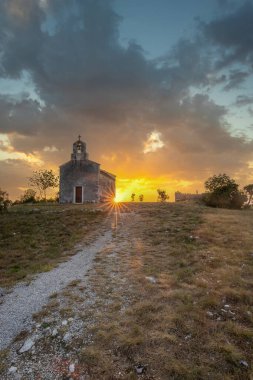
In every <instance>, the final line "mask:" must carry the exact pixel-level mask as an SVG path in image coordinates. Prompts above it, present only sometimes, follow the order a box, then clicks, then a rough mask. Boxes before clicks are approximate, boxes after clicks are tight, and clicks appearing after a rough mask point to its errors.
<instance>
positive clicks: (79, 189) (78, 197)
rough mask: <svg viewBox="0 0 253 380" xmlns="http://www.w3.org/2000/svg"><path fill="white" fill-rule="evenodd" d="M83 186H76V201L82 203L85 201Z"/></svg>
mask: <svg viewBox="0 0 253 380" xmlns="http://www.w3.org/2000/svg"><path fill="white" fill-rule="evenodd" d="M82 193H83V188H82V186H76V194H75V195H76V196H75V200H76V203H82V202H83V194H82Z"/></svg>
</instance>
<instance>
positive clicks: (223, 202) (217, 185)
mask: <svg viewBox="0 0 253 380" xmlns="http://www.w3.org/2000/svg"><path fill="white" fill-rule="evenodd" d="M205 188H206V190H208V192H207V193H205V194H204V196H203V201H204V203H205V204H206V205H207V206H210V207H219V208H230V209H240V208H242V206H243V204H244V203H245V202H246V201H247V196H246V194H245V193H243V192H242V191H240V190H239V189H238V188H239V185H238V184H237V183H236V182H235V180H234V179H232V178H230V177H229V176H228V175H227V174H225V173H224V174H219V175H214V176H212V177H210V178H208V180H207V181H206V182H205Z"/></svg>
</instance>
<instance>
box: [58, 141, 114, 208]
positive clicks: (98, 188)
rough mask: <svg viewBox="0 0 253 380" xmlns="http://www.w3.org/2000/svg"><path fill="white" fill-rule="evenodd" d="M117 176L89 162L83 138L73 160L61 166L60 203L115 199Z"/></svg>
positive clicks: (74, 149) (75, 144) (74, 147)
mask: <svg viewBox="0 0 253 380" xmlns="http://www.w3.org/2000/svg"><path fill="white" fill-rule="evenodd" d="M115 180H116V176H115V175H113V174H111V173H108V172H106V171H105V170H102V169H100V164H98V163H97V162H94V161H91V160H89V157H88V153H87V152H86V144H85V143H84V142H83V141H81V136H79V137H78V140H77V141H76V142H74V144H73V152H72V154H71V160H70V161H68V162H66V163H65V164H63V165H61V166H60V203H85V202H106V201H108V200H110V199H113V198H114V197H115Z"/></svg>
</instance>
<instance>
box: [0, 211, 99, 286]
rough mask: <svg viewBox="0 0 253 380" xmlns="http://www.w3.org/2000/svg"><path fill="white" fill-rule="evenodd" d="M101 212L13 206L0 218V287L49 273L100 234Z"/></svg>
mask: <svg viewBox="0 0 253 380" xmlns="http://www.w3.org/2000/svg"><path fill="white" fill-rule="evenodd" d="M104 215H105V214H104V213H103V212H101V211H99V210H97V211H96V209H95V207H94V206H92V205H90V206H81V207H80V206H79V207H75V206H74V205H73V206H63V205H58V206H54V205H51V206H40V205H33V206H27V205H26V206H15V207H13V208H12V209H11V211H10V212H8V213H6V214H2V215H1V218H0V286H10V285H13V284H14V283H15V282H17V281H19V280H24V279H26V280H28V275H30V274H34V273H38V272H45V271H49V270H51V269H52V268H53V267H54V266H55V265H56V264H57V263H59V262H60V261H62V260H64V259H66V255H68V254H72V253H74V252H75V251H74V250H73V249H74V247H75V245H76V244H77V243H78V242H82V243H85V242H89V241H90V239H92V238H94V236H95V235H97V234H98V233H99V229H98V226H100V225H101V224H102V221H103V220H104Z"/></svg>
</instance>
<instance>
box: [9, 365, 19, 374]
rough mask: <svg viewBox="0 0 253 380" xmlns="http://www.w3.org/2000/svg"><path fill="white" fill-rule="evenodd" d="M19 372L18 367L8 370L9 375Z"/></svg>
mask: <svg viewBox="0 0 253 380" xmlns="http://www.w3.org/2000/svg"><path fill="white" fill-rule="evenodd" d="M15 372H17V367H14V366H11V367H10V368H9V370H8V373H15Z"/></svg>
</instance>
